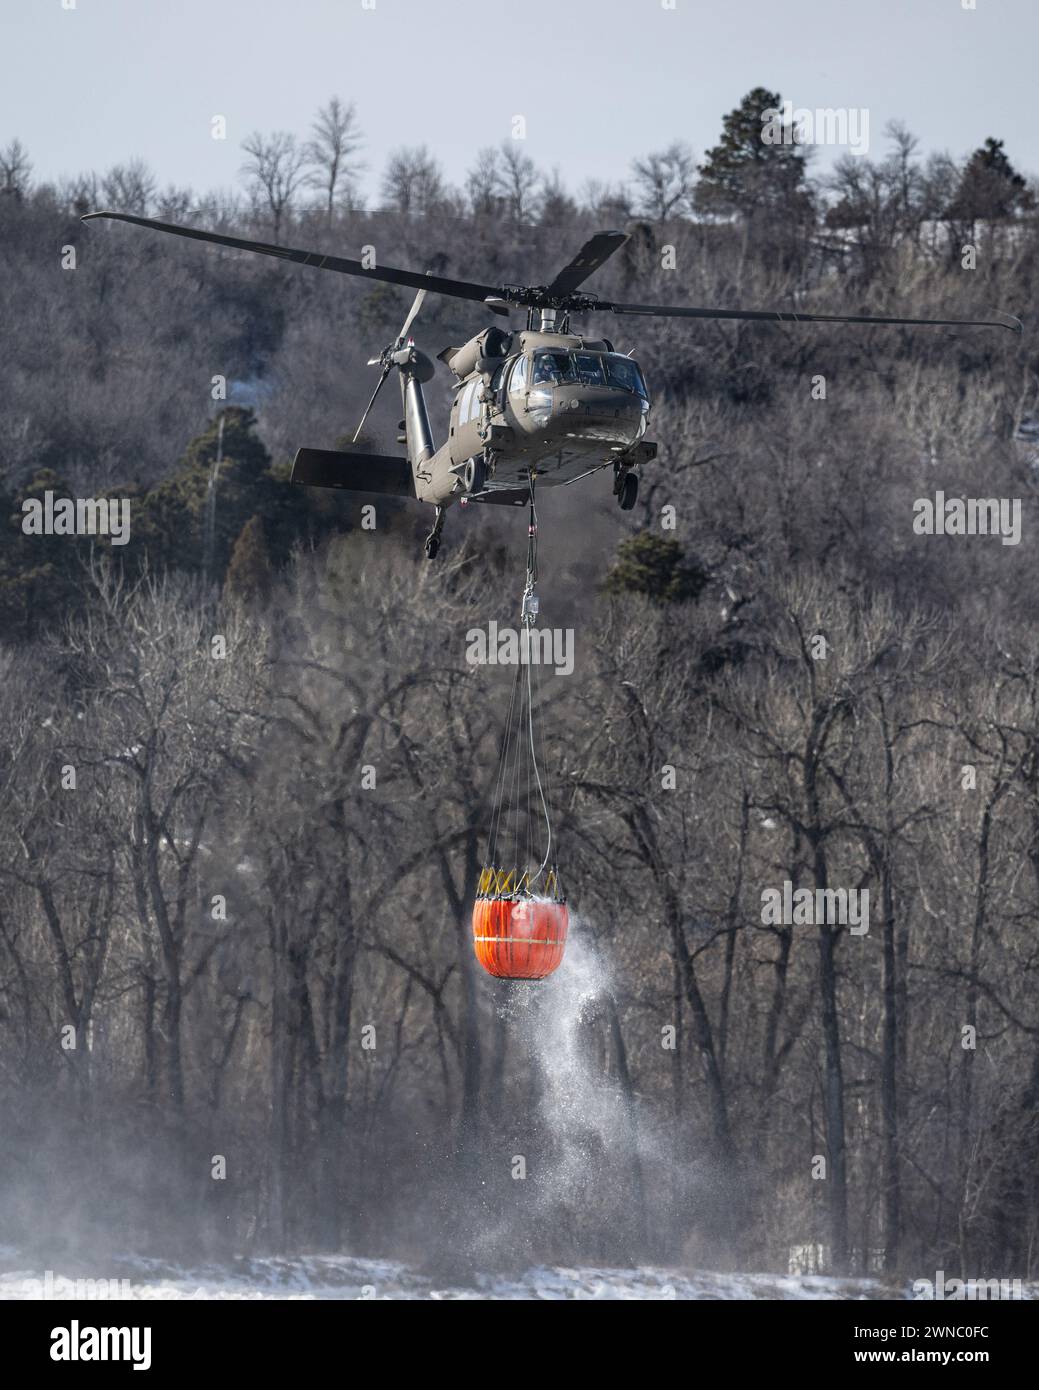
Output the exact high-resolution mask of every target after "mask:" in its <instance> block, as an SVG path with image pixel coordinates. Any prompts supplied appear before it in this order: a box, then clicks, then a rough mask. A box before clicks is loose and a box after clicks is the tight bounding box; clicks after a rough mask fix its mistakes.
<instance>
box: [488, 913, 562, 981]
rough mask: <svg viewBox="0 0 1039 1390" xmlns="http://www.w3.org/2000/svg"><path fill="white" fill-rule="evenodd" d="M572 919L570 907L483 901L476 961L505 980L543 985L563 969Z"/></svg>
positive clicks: (490, 973)
mask: <svg viewBox="0 0 1039 1390" xmlns="http://www.w3.org/2000/svg"><path fill="white" fill-rule="evenodd" d="M569 924H570V914H569V913H568V912H567V908H566V903H559V902H551V901H544V900H542V901H539V900H538V899H536V898H477V899H476V902H475V903H474V904H473V945H474V947H475V949H476V959H477V960H478V961H479V962H480V964H481V965H482V966H483V968H484V969H485V970H486V971H487V973H488V974H489V975H496V976H497V977H498V979H501V980H543V979H544V978H545V976H546V975H551V974H552V972H553V970H556V969H557V968H558V967H559V964H560V962H561V961H562V959H563V951H564V949H565V947H566V932H567V927H568V926H569Z"/></svg>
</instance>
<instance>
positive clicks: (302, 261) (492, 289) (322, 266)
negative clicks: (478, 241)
mask: <svg viewBox="0 0 1039 1390" xmlns="http://www.w3.org/2000/svg"><path fill="white" fill-rule="evenodd" d="M95 217H104V218H108V219H109V220H110V221H112V222H132V223H134V224H135V225H136V226H138V227H151V228H153V229H154V230H155V231H157V232H169V233H171V234H172V235H173V236H183V237H190V238H191V239H192V240H194V241H211V242H215V244H216V245H217V246H231V247H233V248H234V249H235V250H237V251H254V252H256V254H257V255H260V256H275V257H277V259H278V260H280V261H293V262H295V263H296V264H297V265H309V266H315V267H316V268H317V269H318V270H337V271H339V272H340V273H341V274H343V275H361V276H364V277H365V278H366V279H369V280H384V281H385V282H386V283H387V284H390V285H407V286H408V287H409V288H411V289H413V290H418V289H424V290H433V291H434V292H435V293H437V294H448V295H451V296H453V298H455V299H475V300H478V301H480V302H482V301H483V300H485V299H486V298H487V297H488V295H496V294H498V293H499V287H497V286H495V285H477V284H474V283H473V282H472V281H469V280H451V279H448V278H447V277H446V276H443V275H420V274H419V273H418V272H417V271H414V270H396V269H394V268H393V266H388V265H382V266H379V267H378V268H377V269H372V270H367V269H366V268H365V267H364V266H363V265H362V264H361V262H360V261H349V260H346V259H344V258H343V257H342V256H326V255H323V254H322V253H321V252H320V251H298V250H295V249H293V248H292V247H291V246H271V245H269V244H268V243H267V242H264V241H246V240H245V239H244V238H243V237H237V236H223V235H222V234H221V233H219V232H203V231H200V230H199V229H198V228H197V227H178V226H176V225H175V224H174V223H172V222H156V221H155V219H154V218H151V217H135V216H132V215H131V214H130V213H128V212H88V213H84V215H83V217H82V218H81V219H80V220H81V221H83V222H89V221H91V220H92V219H93V218H95Z"/></svg>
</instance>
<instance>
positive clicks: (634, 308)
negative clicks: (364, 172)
mask: <svg viewBox="0 0 1039 1390" xmlns="http://www.w3.org/2000/svg"><path fill="white" fill-rule="evenodd" d="M100 217H105V218H111V219H113V220H115V221H119V222H132V223H135V224H136V225H138V226H141V227H153V228H154V229H155V230H157V231H160V232H171V233H173V234H174V235H175V236H183V237H191V238H193V239H195V240H196V241H210V242H215V243H216V244H217V245H219V246H231V247H235V248H238V249H240V250H242V251H254V252H257V253H258V254H260V255H262V256H276V257H277V258H278V259H279V260H283V261H294V262H296V263H297V264H299V265H308V266H316V267H317V268H318V269H319V270H336V271H339V272H340V273H342V274H345V275H357V276H361V277H364V278H367V279H370V280H382V281H385V282H387V283H388V284H391V285H404V286H407V287H409V288H411V289H415V290H417V294H416V295H415V300H414V303H413V304H412V306H411V309H410V310H409V312H408V316H407V318H406V319H405V320H404V323H403V325H402V326H401V330H400V332H399V333H398V335H397V337H396V339H395V340H394V341H393V342H392V343H391V344H390V345H389V346H388V347H386V348H384V349H383V351H382V352H381V353H380V354H379V356H378V357H375V358H372V359H371V360H370V361H369V364H368V365H369V366H379V367H381V368H382V371H381V373H380V376H379V381H378V384H377V385H376V388H375V390H374V392H373V393H372V397H371V400H370V401H369V402H368V405H367V406H366V408H365V411H364V414H363V415H362V417H361V423H360V424H359V425H358V427H357V431H356V433H355V434H354V442H355V444H356V441H357V438H358V436H359V435H360V432H361V429H362V427H363V425H364V422H365V420H366V419H367V418H368V412H369V411H370V410H371V408H372V406H373V405H374V403H375V400H376V397H377V396H378V394H379V391H380V390H381V388H382V386H383V383H384V382H385V381H386V378H387V377H388V376H389V374H390V372H391V371H393V369H394V368H396V369H397V372H398V374H399V376H400V387H401V398H402V401H403V408H404V419H403V420H402V421H401V424H400V434H399V436H398V443H401V444H404V445H405V446H406V448H407V456H406V457H404V458H399V457H396V456H388V455H384V454H372V453H368V452H364V451H360V450H358V449H356V448H353V449H347V450H330V449H300V450H299V451H298V452H297V454H296V457H295V460H294V462H293V465H292V479H291V480H292V482H294V483H302V484H305V485H308V486H310V487H333V488H345V489H347V490H349V491H352V492H361V493H375V494H384V495H385V494H388V495H390V496H394V497H405V498H412V499H415V500H417V501H419V502H428V503H431V504H432V505H433V506H434V507H435V508H436V520H435V521H434V524H433V530H432V531H431V532H430V534H429V536H428V537H427V538H426V543H425V548H426V554H427V555H428V556H429V558H430V559H432V558H433V557H434V556H435V555H436V553H437V550H438V549H439V547H440V535H441V531H442V530H443V525H444V515H445V513H446V511H447V508H448V507H449V506H451V504H452V503H453V502H458V501H462V502H467V501H473V502H481V503H499V504H505V505H520V506H522V505H525V504H526V503H527V502H528V501H529V502H531V504H532V503H533V491H534V480H535V479H537V480H538V481H539V482H542V483H544V484H545V485H547V486H558V485H567V484H570V483H573V482H576V481H577V480H578V479H579V478H584V477H587V476H588V475H589V474H592V473H597V472H599V471H600V470H602V469H606V468H611V467H612V469H613V491H614V494H615V495H616V497H617V499H618V501H619V503H620V505H621V507H623V508H625V509H630V508H631V507H633V506H634V505H635V501H636V498H637V496H638V480H639V471H640V468H641V466H642V464H643V463H645V462H646V461H647V460H649V459H652V458H653V457H655V455H656V451H657V446H656V444H654V443H651V442H650V441H649V440H647V439H646V438H645V433H646V427H647V424H648V421H649V409H650V397H649V391H648V389H647V387H646V382H645V378H644V377H643V375H642V372H641V370H640V368H639V366H638V364H637V363H636V362H634V361H633V360H632V358H631V356H630V355H629V356H626V355H624V354H623V353H620V352H617V351H615V350H614V347H613V344H612V343H611V342H610V341H609V339H607V338H585V337H582V336H581V335H579V334H575V333H571V331H570V318H571V315H573V314H587V313H611V314H620V315H624V314H631V315H655V316H662V317H665V318H680V319H681V318H685V319H756V320H762V321H765V322H780V323H886V324H895V325H899V324H901V325H935V326H939V327H986V328H1007V329H1010V330H1011V331H1013V332H1016V333H1020V332H1021V324H1020V322H1019V321H1018V320H1017V319H1016V318H1012V317H1011V316H1010V315H1008V314H999V315H997V316H996V317H995V318H993V319H908V318H886V317H876V316H874V315H870V314H804V313H800V312H795V311H793V310H765V309H701V308H692V307H689V306H685V305H670V306H668V305H659V304H617V303H614V302H612V301H608V300H601V299H598V298H597V297H596V296H595V295H594V294H587V293H582V292H581V291H580V289H579V286H581V285H582V284H583V283H584V282H585V280H587V279H588V277H589V276H590V275H592V274H593V273H594V272H595V271H596V270H598V269H599V267H600V266H601V265H603V263H604V262H605V261H606V260H607V259H608V258H609V257H610V256H612V255H613V253H614V252H615V251H617V250H618V249H619V248H620V247H621V246H623V245H624V243H625V242H626V241H627V240H628V237H627V234H626V233H624V232H597V233H596V234H595V236H593V237H592V238H591V239H590V240H589V241H588V242H586V243H585V245H584V246H582V248H581V250H580V251H579V252H578V253H577V255H576V256H575V257H574V258H573V260H572V261H571V262H570V263H569V265H567V266H564V268H563V269H562V270H561V271H560V272H559V273H558V275H556V277H555V279H553V280H552V281H551V282H550V283H549V284H547V285H483V284H476V283H473V282H472V281H468V280H454V279H451V278H449V277H447V276H443V275H432V274H419V273H418V272H416V271H410V270H396V269H394V268H393V267H391V266H377V267H374V266H373V267H372V268H371V269H369V268H367V267H366V266H364V265H363V264H362V263H361V262H360V261H351V260H344V259H343V258H341V257H338V256H326V255H323V254H321V253H320V252H317V251H299V250H294V249H293V248H291V247H287V246H270V245H268V244H266V243H264V242H260V241H248V240H245V239H243V238H241V237H233V236H222V235H220V234H218V233H216V232H206V231H200V230H199V229H197V228H195V227H178V226H175V225H173V224H172V223H168V222H157V221H155V220H153V219H152V218H149V217H135V216H131V215H130V214H128V213H121V212H90V213H87V214H86V215H85V216H84V218H83V220H84V221H88V220H90V219H92V218H100ZM430 293H432V294H445V295H452V296H454V297H455V298H457V299H469V300H474V301H475V302H476V303H479V304H483V305H485V306H486V307H487V308H488V309H491V310H493V312H494V313H496V314H499V315H504V316H506V317H507V316H508V314H509V313H510V311H511V310H513V309H526V311H527V325H526V328H525V329H521V330H518V331H516V330H513V331H510V330H509V329H508V328H502V327H497V326H492V327H488V328H484V329H483V330H482V332H480V333H477V335H476V336H475V337H474V338H470V340H469V341H468V342H467V343H465V344H464V345H463V346H462V347H447V348H444V350H443V351H442V352H440V353H438V354H437V356H438V358H439V360H440V361H442V362H444V363H446V365H447V366H448V367H449V368H450V369H451V371H452V372H453V373H454V375H455V377H456V379H457V383H456V387H455V395H454V401H453V403H452V406H451V420H450V426H449V430H448V437H447V439H446V440H445V441H444V443H443V444H441V445H440V447H439V448H437V447H436V445H435V444H434V443H433V437H432V433H431V431H430V427H429V418H428V415H427V413H426V403H425V399H424V397H423V394H422V386H423V384H424V383H425V382H428V381H430V380H431V379H432V378H433V376H434V374H435V370H436V369H435V366H434V364H433V362H432V361H431V360H430V359H429V357H427V356H426V354H425V353H424V352H421V351H420V350H419V349H418V348H417V347H416V346H415V344H414V341H413V340H412V338H411V337H410V336H409V334H410V331H411V327H412V324H413V323H414V322H415V319H416V317H417V315H418V312H419V310H420V308H421V307H422V301H423V299H424V298H425V296H426V295H427V294H430Z"/></svg>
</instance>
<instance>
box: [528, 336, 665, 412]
mask: <svg viewBox="0 0 1039 1390" xmlns="http://www.w3.org/2000/svg"><path fill="white" fill-rule="evenodd" d="M564 382H579V383H580V384H581V385H582V386H613V387H618V388H620V390H622V391H630V392H632V394H633V395H638V396H643V397H645V398H646V399H648V392H647V391H646V383H645V382H644V381H643V379H642V373H641V371H640V370H639V367H638V364H637V363H635V362H633V361H632V360H631V358H630V357H624V356H622V355H621V354H620V353H618V352H611V353H606V354H601V353H595V352H560V351H558V350H556V349H545V348H543V349H541V350H540V351H538V352H536V353H535V354H534V367H533V374H532V377H531V385H532V386H560V385H562V384H563V383H564Z"/></svg>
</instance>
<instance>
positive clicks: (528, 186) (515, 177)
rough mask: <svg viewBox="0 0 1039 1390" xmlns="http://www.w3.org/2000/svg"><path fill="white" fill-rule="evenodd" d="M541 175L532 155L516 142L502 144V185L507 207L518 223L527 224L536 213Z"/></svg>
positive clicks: (505, 141)
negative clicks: (526, 152)
mask: <svg viewBox="0 0 1039 1390" xmlns="http://www.w3.org/2000/svg"><path fill="white" fill-rule="evenodd" d="M540 179H541V175H540V174H539V173H538V170H537V165H536V164H535V163H534V161H533V160H532V159H531V157H530V155H528V154H524V153H523V149H522V147H521V146H520V145H519V143H518V142H517V141H515V140H503V141H502V143H501V184H502V191H503V193H504V196H505V203H506V206H507V208H508V210H509V212H510V214H511V215H512V217H514V218H515V220H516V221H517V222H526V221H528V220H529V219H530V217H531V215H532V213H533V211H534V203H535V194H536V192H537V187H538V183H539V182H540Z"/></svg>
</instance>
